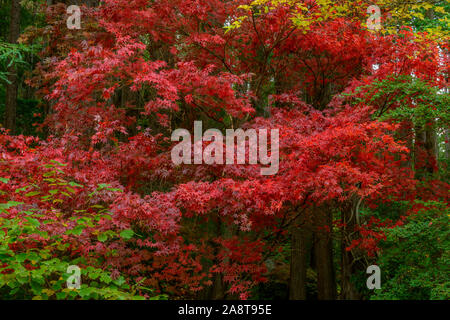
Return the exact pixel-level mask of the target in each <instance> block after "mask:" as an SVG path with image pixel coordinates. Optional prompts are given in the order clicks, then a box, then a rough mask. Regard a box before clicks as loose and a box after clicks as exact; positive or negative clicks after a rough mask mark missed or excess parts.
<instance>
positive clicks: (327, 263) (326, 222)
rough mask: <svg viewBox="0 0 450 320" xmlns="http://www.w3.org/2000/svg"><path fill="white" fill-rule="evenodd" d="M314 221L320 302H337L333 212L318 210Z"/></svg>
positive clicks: (318, 296)
mask: <svg viewBox="0 0 450 320" xmlns="http://www.w3.org/2000/svg"><path fill="white" fill-rule="evenodd" d="M314 220H315V234H314V235H315V243H314V251H315V257H316V270H317V294H318V295H317V298H318V299H319V300H335V299H336V281H335V273H334V266H333V247H332V240H331V230H332V223H331V221H332V217H331V212H329V211H328V210H325V209H324V208H317V209H316V210H315V212H314ZM327 229H328V230H327Z"/></svg>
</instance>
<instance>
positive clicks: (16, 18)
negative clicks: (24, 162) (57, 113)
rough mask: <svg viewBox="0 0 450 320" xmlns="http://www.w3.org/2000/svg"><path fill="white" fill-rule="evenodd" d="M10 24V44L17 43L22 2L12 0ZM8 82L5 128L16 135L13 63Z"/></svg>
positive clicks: (15, 96)
mask: <svg viewBox="0 0 450 320" xmlns="http://www.w3.org/2000/svg"><path fill="white" fill-rule="evenodd" d="M10 19H11V20H10V23H9V39H8V41H9V42H10V43H17V39H18V38H19V35H20V1H19V0H11V17H10ZM8 81H9V83H7V84H6V103H5V128H6V129H9V130H10V133H11V134H14V132H15V130H16V112H17V111H16V110H17V84H18V83H17V68H16V65H15V64H14V63H13V64H11V66H10V67H9V68H8Z"/></svg>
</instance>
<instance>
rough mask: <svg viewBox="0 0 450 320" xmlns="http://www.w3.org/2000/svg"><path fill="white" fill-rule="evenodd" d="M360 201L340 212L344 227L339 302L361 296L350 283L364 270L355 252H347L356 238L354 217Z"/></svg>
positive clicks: (342, 231)
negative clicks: (354, 276) (353, 276)
mask: <svg viewBox="0 0 450 320" xmlns="http://www.w3.org/2000/svg"><path fill="white" fill-rule="evenodd" d="M360 203H361V201H360V200H359V199H356V201H354V202H353V203H352V204H351V205H349V206H348V208H344V209H343V210H342V221H343V222H344V226H343V227H342V228H341V235H342V237H341V292H340V294H339V299H341V300H360V299H361V297H362V295H361V293H360V292H358V290H357V289H356V287H355V286H354V285H353V283H352V282H351V277H352V275H353V274H355V273H357V272H359V271H361V270H364V265H363V262H362V260H361V259H359V260H358V258H360V257H359V256H358V254H359V253H358V252H357V250H355V249H353V250H352V251H347V249H346V248H347V247H349V246H350V245H351V243H352V240H354V239H355V238H356V237H357V234H355V227H356V226H357V221H356V215H357V214H358V213H357V211H358V207H359V205H360Z"/></svg>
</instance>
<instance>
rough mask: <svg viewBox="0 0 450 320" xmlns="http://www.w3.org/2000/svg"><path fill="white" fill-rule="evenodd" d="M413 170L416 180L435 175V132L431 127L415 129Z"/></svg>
mask: <svg viewBox="0 0 450 320" xmlns="http://www.w3.org/2000/svg"><path fill="white" fill-rule="evenodd" d="M415 132H416V135H415V138H416V139H415V141H414V142H415V144H414V169H415V175H416V179H421V178H423V177H424V175H433V174H437V171H438V170H437V157H438V149H437V143H436V132H435V130H434V128H433V127H431V126H427V127H426V128H418V127H416V128H415Z"/></svg>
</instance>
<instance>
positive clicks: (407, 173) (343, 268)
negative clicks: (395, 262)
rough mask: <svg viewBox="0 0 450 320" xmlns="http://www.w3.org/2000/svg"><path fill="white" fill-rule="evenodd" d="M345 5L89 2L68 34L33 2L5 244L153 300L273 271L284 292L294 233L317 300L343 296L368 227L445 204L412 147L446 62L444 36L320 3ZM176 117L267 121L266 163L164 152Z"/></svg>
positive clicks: (377, 235) (186, 123)
mask: <svg viewBox="0 0 450 320" xmlns="http://www.w3.org/2000/svg"><path fill="white" fill-rule="evenodd" d="M348 2H349V1H342V3H341V5H342V7H339V6H337V5H336V6H335V7H333V8H334V9H330V8H329V7H326V5H327V6H329V4H325V3H326V1H313V0H311V1H310V0H307V1H274V2H270V1H269V2H266V1H259V2H253V3H250V1H246V0H232V1H218V0H156V1H147V0H132V1H130V0H106V1H103V2H102V4H101V5H99V6H97V7H90V8H88V7H86V6H83V7H82V13H83V16H82V28H81V29H80V30H69V29H67V27H66V23H65V21H66V20H65V19H66V18H67V15H66V11H65V8H66V6H65V5H63V4H57V5H53V6H49V7H47V6H45V7H43V8H42V10H44V12H45V17H46V22H45V23H46V26H45V27H44V28H36V29H32V30H29V31H28V33H27V34H26V37H25V36H24V38H26V41H31V40H30V39H39V38H45V39H46V40H45V41H46V46H44V48H43V50H42V52H41V53H40V56H41V59H40V61H39V63H38V64H37V65H36V67H35V69H34V71H33V75H32V76H30V78H29V79H28V84H29V85H30V86H32V87H34V88H35V89H36V90H37V91H36V92H37V95H38V96H39V97H40V99H42V106H43V113H44V114H45V121H43V122H42V123H36V128H38V130H41V131H40V132H42V135H41V137H42V138H37V137H31V136H21V135H20V136H14V135H10V134H9V133H8V132H7V131H5V130H2V131H1V133H0V142H1V143H0V177H1V178H0V179H1V180H0V181H1V182H0V202H1V203H2V204H4V206H2V207H0V236H2V237H3V238H1V239H6V238H5V237H7V236H8V234H7V232H11V231H7V229H6V227H5V228H3V229H2V227H3V224H4V223H5V222H4V221H6V220H8V219H12V218H14V217H21V216H23V212H31V213H30V216H32V217H33V218H32V219H34V220H33V222H35V223H36V230H35V231H33V232H34V233H33V234H32V235H30V234H26V233H25V232H24V233H22V234H21V235H19V236H17V237H16V238H14V239H13V240H11V242H10V243H8V245H9V248H10V249H11V250H12V251H13V252H15V254H19V253H21V252H25V253H29V252H39V251H40V250H45V252H47V253H48V254H49V255H51V256H52V257H55V258H56V257H57V258H59V259H61V260H63V261H69V260H70V259H81V260H79V261H80V262H79V263H78V264H79V265H80V267H82V268H83V269H86V268H88V267H89V266H93V267H95V268H98V269H99V270H103V271H104V272H106V274H108V275H109V276H110V277H111V279H112V280H117V279H123V281H124V283H126V284H128V285H129V287H128V291H130V290H131V289H130V288H132V294H133V295H134V296H143V297H146V298H151V297H155V296H159V297H163V296H162V295H165V297H169V298H170V299H180V298H205V299H220V298H226V297H232V298H239V299H248V298H252V297H261V295H259V296H258V290H259V289H258V288H261V286H260V284H267V283H272V282H283V281H284V283H285V286H286V288H289V290H290V292H291V298H292V297H293V298H296V297H299V296H296V295H295V293H292V292H300V293H299V294H300V297H301V294H302V292H303V293H304V292H306V287H305V286H306V284H305V282H303V283H302V282H301V281H300V280H299V281H300V282H297V284H295V283H293V282H292V273H293V272H294V271H295V270H294V269H293V268H294V267H293V261H294V260H295V259H300V260H299V261H303V260H301V259H302V257H301V256H296V255H295V254H294V253H291V250H292V252H294V250H293V249H295V248H294V243H295V241H296V240H295V239H300V240H299V241H304V243H309V244H308V245H306V247H307V248H308V249H307V251H305V252H304V253H303V254H304V255H306V256H308V259H309V260H314V259H316V260H315V261H316V262H315V263H313V264H312V265H310V264H309V262H306V260H308V259H306V258H305V257H303V258H304V260H305V261H304V262H303V263H304V265H303V267H302V270H304V272H305V274H306V269H311V270H313V272H314V273H315V274H316V275H317V276H316V279H315V280H317V295H318V297H319V298H321V299H335V298H337V297H341V298H355V297H358V298H361V297H362V294H361V290H359V292H360V294H359V295H357V296H355V295H353V296H352V295H351V294H350V292H353V293H354V292H356V291H358V290H356V289H355V288H354V286H353V285H352V284H351V281H350V275H352V274H358V272H363V273H364V272H365V267H367V265H370V264H376V259H377V257H379V256H380V254H381V255H382V251H383V250H382V249H381V247H382V246H381V245H380V243H381V242H382V241H384V240H386V232H388V230H391V229H393V228H396V227H399V226H401V225H403V224H404V223H405V219H407V217H408V216H410V215H412V214H416V213H417V212H420V211H421V210H423V209H424V208H425V207H426V206H424V205H423V203H425V202H427V201H435V202H443V203H447V202H448V183H447V182H448V176H446V174H445V172H446V164H445V161H441V160H442V159H441V160H440V159H439V157H438V153H437V151H436V145H437V142H435V144H434V145H431V144H430V139H431V137H432V136H433V134H434V137H435V138H434V139H436V136H438V137H441V136H442V134H443V133H442V134H441V133H436V132H444V131H439V130H442V129H443V128H444V129H445V128H447V129H446V130H448V124H449V122H448V120H449V119H448V106H449V104H448V97H447V98H444V97H441V96H439V95H440V94H441V93H442V92H444V91H445V88H446V86H448V65H449V64H448V42H445V41H439V39H436V37H428V36H427V32H426V31H421V30H417V28H415V27H413V26H407V25H400V22H398V23H399V24H398V28H397V30H396V32H387V31H386V32H383V31H379V32H374V31H372V30H369V29H368V28H367V27H366V26H365V25H364V23H365V20H366V19H367V13H366V10H367V7H365V6H363V4H362V1H355V3H356V2H357V3H358V4H355V5H354V6H353V7H352V8H353V10H354V11H355V12H347V11H346V12H345V14H338V13H343V12H344V11H343V10H341V8H349V6H348V4H346V3H348ZM350 2H351V1H350ZM336 3H340V1H336ZM380 5H383V3H381V2H380ZM265 8H267V9H265ZM305 8H306V10H305ZM324 8H328V9H327V10H331V11H330V14H329V15H326V14H325V13H327V12H326V11H325V9H324ZM308 10H309V11H308ZM386 10H388V8H387V7H386ZM305 12H308V14H306V13H305ZM333 13H335V14H333ZM385 13H387V11H386V12H385ZM393 18H396V16H394V17H393ZM234 21H239V23H233V22H234ZM402 21H403V20H402ZM391 23H393V22H391ZM230 26H231V27H230ZM430 34H431V33H430ZM443 39H445V37H443ZM24 41H25V40H24ZM414 81H418V82H414ZM412 84H414V85H412ZM407 85H408V86H407ZM399 97H401V99H400V98H399ZM436 110H437V111H436ZM195 120H202V121H203V126H204V128H203V130H206V129H208V128H218V129H219V130H222V131H224V130H225V129H229V128H247V129H248V128H255V129H272V128H273V129H275V128H276V129H279V133H280V135H279V145H280V149H279V150H280V151H279V153H280V155H279V158H280V165H279V171H278V173H277V174H275V175H269V176H263V175H260V165H239V164H234V165H225V164H223V165H222V164H214V165H207V164H202V165H184V164H181V165H175V164H173V162H172V161H171V149H172V147H173V145H174V143H173V142H172V141H171V140H170V135H171V133H172V131H173V130H175V129H177V128H186V129H188V130H191V131H192V129H193V123H194V121H195ZM419 136H420V137H422V136H426V137H427V138H426V139H421V138H420V137H419ZM447 143H448V141H444V142H443V144H441V145H439V146H438V148H444V149H445V148H447V149H445V150H447V156H448V145H447ZM447 160H448V158H447ZM419 199H420V201H422V202H420V203H419V202H417V200H419ZM8 203H9V205H8ZM399 204H402V207H401V208H400V207H399V209H398V210H396V209H393V208H397V205H399ZM383 208H390V209H386V211H383V210H384V209H383ZM439 208H441V210H444V209H442V208H447V207H446V206H444V207H442V206H440V207H439ZM445 210H446V209H445ZM23 219H25V220H23V221H25V223H29V221H28V220H27V218H26V215H25V216H24V218H23ZM26 221H28V222H26ZM2 230H3V231H2ZM8 230H9V229H8ZM1 241H4V240H1ZM55 243H57V244H58V245H57V246H54V244H55ZM302 243H303V242H302ZM333 243H334V244H335V245H333ZM2 245H3V243H2ZM313 248H315V249H313ZM1 250H3V249H0V270H1V271H0V272H1V274H3V275H8V274H11V272H12V269H11V268H10V267H8V264H9V262H8V261H10V260H7V261H6V262H4V261H2V260H3V258H2V251H1ZM8 252H9V251H8ZM311 252H314V254H313V257H314V258H310V255H311ZM41 258H42V257H41ZM42 259H44V258H42ZM349 259H355V260H354V263H352V261H350V260H349ZM309 260H308V261H309ZM38 261H40V260H38ZM77 261H78V260H77ZM24 263H29V266H30V268H33V266H35V265H39V262H37V263H36V264H33V262H32V261H31V260H25V262H24ZM2 265H3V266H2ZM336 265H339V267H337V266H336ZM37 267H38V266H36V268H37ZM283 268H288V270H289V268H291V269H290V270H291V271H290V272H291V276H290V278H289V274H288V273H289V271H287V272H285V271H283ZM330 268H331V269H332V270H331V269H330ZM336 268H338V269H336ZM280 270H281V271H280ZM330 270H331V271H330ZM336 270H339V271H336ZM302 272H303V271H302ZM280 273H281V274H284V275H281V276H280ZM308 277H309V276H308ZM8 279H9V278H8ZM308 279H309V278H308ZM112 280H111V281H112ZM315 280H314V281H315ZM0 281H3V280H0ZM8 281H9V280H8ZM304 281H311V280H304ZM4 282H5V283H6V282H7V280H5V281H4ZM299 283H300V284H299ZM336 283H339V288H341V289H339V290H337V289H336ZM121 285H122V282H121V283H120V285H118V288H117V290H118V291H117V292H119V291H120V290H125V291H126V290H127V288H125V289H123V288H122V287H121ZM296 285H300V286H303V287H302V288H299V289H298V290H297V289H295V288H294V286H296ZM350 288H351V289H350ZM1 290H4V289H2V282H0V291H1ZM32 290H35V289H33V288H32ZM286 290H287V289H286ZM296 290H297V291H296ZM56 291H58V290H56V289H51V290H50V291H45V292H41V291H39V290H38V289H36V291H32V292H33V293H32V294H31V295H32V296H40V297H44V298H55V295H54V294H55V293H54V292H56ZM102 294H103V293H99V295H100V297H101V296H102ZM111 294H112V293H111ZM114 294H116V293H114ZM117 295H118V296H113V297H119V298H130V297H129V296H125V295H121V293H120V292H119V293H117ZM61 297H62V296H61ZM86 297H89V296H86ZM95 297H97V298H98V297H99V296H95ZM82 298H83V297H82Z"/></svg>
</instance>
